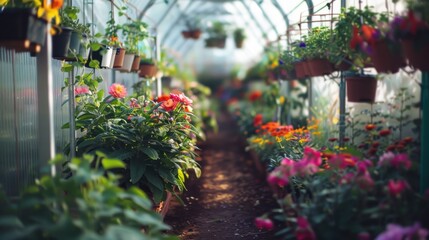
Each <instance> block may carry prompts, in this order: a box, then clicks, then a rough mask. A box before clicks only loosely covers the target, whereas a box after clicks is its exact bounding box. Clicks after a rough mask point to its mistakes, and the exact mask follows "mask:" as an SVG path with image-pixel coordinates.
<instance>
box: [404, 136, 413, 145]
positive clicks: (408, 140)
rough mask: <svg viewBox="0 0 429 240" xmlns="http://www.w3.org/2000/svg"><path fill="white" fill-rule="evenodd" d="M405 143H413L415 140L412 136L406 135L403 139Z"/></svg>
mask: <svg viewBox="0 0 429 240" xmlns="http://www.w3.org/2000/svg"><path fill="white" fill-rule="evenodd" d="M401 142H402V143H403V144H404V145H406V144H408V143H412V142H413V138H412V137H406V138H404V139H402V141H401Z"/></svg>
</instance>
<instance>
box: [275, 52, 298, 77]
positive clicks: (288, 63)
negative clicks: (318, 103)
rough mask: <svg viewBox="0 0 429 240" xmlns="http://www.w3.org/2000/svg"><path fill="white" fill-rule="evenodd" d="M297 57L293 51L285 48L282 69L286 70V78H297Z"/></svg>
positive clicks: (280, 61) (282, 56)
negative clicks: (295, 64)
mask: <svg viewBox="0 0 429 240" xmlns="http://www.w3.org/2000/svg"><path fill="white" fill-rule="evenodd" d="M295 62H296V58H295V56H294V55H293V52H292V51H290V50H285V51H284V52H283V53H282V55H281V56H280V60H279V63H280V66H279V67H280V69H281V70H284V71H285V74H282V75H284V78H283V79H285V80H294V79H296V78H297V76H296V71H295V67H294V63H295Z"/></svg>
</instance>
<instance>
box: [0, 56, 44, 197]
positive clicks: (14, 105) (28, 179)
mask: <svg viewBox="0 0 429 240" xmlns="http://www.w3.org/2000/svg"><path fill="white" fill-rule="evenodd" d="M0 67H1V71H0V78H1V81H0V89H1V90H0V92H1V104H0V111H1V114H2V117H1V125H0V133H1V135H0V137H1V144H0V161H1V167H0V169H1V174H0V175H1V176H0V184H2V185H3V188H4V189H5V191H6V193H7V194H9V195H17V194H18V193H19V190H21V189H22V188H23V187H25V186H26V185H28V184H29V183H33V182H34V179H35V178H36V177H37V176H38V172H39V168H40V163H39V161H38V149H37V138H38V135H37V134H38V131H37V126H38V124H37V79H36V78H37V74H36V73H37V71H36V59H35V58H34V57H30V54H28V53H15V52H14V51H11V50H5V49H3V48H0Z"/></svg>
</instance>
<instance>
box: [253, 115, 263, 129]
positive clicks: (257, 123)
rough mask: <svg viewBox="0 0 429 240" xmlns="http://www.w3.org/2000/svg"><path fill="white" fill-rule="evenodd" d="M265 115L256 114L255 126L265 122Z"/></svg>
mask: <svg viewBox="0 0 429 240" xmlns="http://www.w3.org/2000/svg"><path fill="white" fill-rule="evenodd" d="M263 121H264V116H263V115H262V114H260V113H259V114H256V115H255V117H254V118H253V126H254V127H258V126H261V125H262V124H263V123H264V122H263Z"/></svg>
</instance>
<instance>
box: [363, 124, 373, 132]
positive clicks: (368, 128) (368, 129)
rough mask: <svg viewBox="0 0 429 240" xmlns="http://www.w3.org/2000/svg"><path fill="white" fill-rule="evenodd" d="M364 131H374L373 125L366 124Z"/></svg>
mask: <svg viewBox="0 0 429 240" xmlns="http://www.w3.org/2000/svg"><path fill="white" fill-rule="evenodd" d="M365 129H366V130H367V131H371V130H374V129H375V125H374V124H372V123H370V124H367V125H366V126H365Z"/></svg>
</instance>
